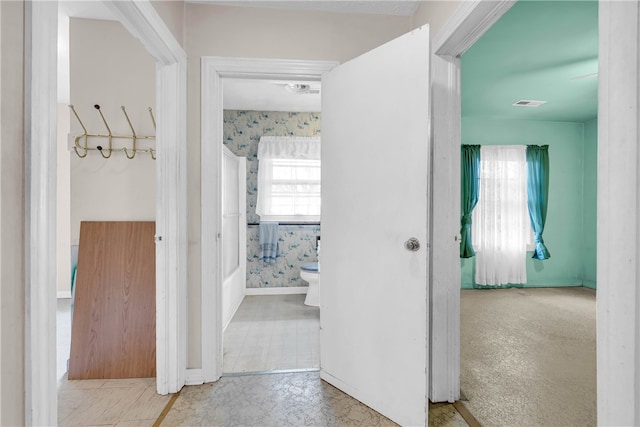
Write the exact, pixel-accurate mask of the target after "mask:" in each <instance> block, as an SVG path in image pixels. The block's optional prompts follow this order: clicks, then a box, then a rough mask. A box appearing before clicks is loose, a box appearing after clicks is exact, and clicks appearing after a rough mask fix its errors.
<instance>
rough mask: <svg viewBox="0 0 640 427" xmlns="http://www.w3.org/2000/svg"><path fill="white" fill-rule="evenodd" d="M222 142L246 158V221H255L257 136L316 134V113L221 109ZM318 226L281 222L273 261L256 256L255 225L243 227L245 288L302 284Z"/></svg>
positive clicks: (303, 284) (318, 130)
mask: <svg viewBox="0 0 640 427" xmlns="http://www.w3.org/2000/svg"><path fill="white" fill-rule="evenodd" d="M223 120H224V127H223V138H224V144H225V145H226V146H227V148H229V149H230V150H231V151H232V152H233V153H234V154H235V155H237V156H241V157H246V158H247V222H248V223H257V222H259V221H260V217H259V216H258V215H257V214H256V200H257V188H258V185H257V184H258V183H257V181H258V159H257V155H258V142H259V141H260V137H261V136H266V135H269V136H319V135H320V113H289V112H279V111H238V110H225V111H224V116H223ZM316 236H320V226H318V225H296V226H291V225H281V226H280V240H279V250H280V255H279V257H278V259H277V260H276V262H275V264H272V265H267V264H265V263H263V262H262V261H261V260H260V259H258V242H259V240H258V227H257V226H249V227H248V228H247V288H265V287H287V286H305V285H306V283H305V282H304V281H303V280H302V279H300V265H301V264H304V263H305V262H313V261H317V256H316Z"/></svg>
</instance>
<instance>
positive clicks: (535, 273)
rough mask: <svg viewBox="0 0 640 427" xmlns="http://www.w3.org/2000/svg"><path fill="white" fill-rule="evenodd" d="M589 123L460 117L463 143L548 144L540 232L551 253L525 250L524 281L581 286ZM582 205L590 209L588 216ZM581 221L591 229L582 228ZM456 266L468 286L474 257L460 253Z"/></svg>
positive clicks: (591, 221)
mask: <svg viewBox="0 0 640 427" xmlns="http://www.w3.org/2000/svg"><path fill="white" fill-rule="evenodd" d="M594 122H595V121H594ZM589 123H591V122H589ZM594 127H595V126H594V125H591V126H589V125H587V126H585V125H583V124H582V123H569V122H545V121H526V120H496V119H488V118H481V117H463V119H462V143H463V144H480V145H521V144H522V145H530V144H535V145H545V144H548V145H549V167H550V171H549V179H550V185H549V208H548V212H547V222H546V225H545V230H544V234H543V237H544V241H545V244H546V245H547V247H548V248H549V251H550V252H551V258H550V259H548V260H545V261H540V260H534V259H532V258H531V252H529V253H528V254H527V280H528V282H527V283H526V284H525V285H524V286H526V287H551V286H581V285H583V278H584V277H585V275H586V274H587V268H586V265H587V264H591V265H590V266H589V268H591V267H592V265H593V264H595V227H594V226H595V212H594V208H592V207H591V206H590V205H589V206H587V205H586V204H585V201H587V199H588V200H589V201H591V199H593V203H594V206H595V172H593V176H591V175H587V174H585V173H584V172H585V164H586V163H585V162H587V161H589V162H592V161H594V160H595V156H596V155H595V153H593V152H592V151H594V150H595V145H596V142H597V138H596V136H597V135H596V134H595V132H593V129H592V128H594ZM587 128H588V129H589V132H590V134H591V135H592V136H593V138H592V139H593V140H592V141H591V144H585V139H586V138H585V135H586V134H585V129H587ZM587 152H588V154H587ZM589 164H591V163H589ZM591 169H592V170H593V171H595V168H593V167H591ZM590 173H591V171H590ZM587 186H590V187H593V188H592V191H591V190H590V191H585V187H587ZM587 194H588V197H587ZM586 207H588V208H589V210H591V213H589V215H588V216H587V215H586V214H585V211H586V210H587V209H585V208H586ZM586 226H588V227H593V230H591V231H588V230H587V229H586ZM586 234H589V236H586ZM589 245H592V247H593V259H591V258H590V256H589V255H588V254H587V255H586V254H585V247H588V246H589ZM461 266H462V287H463V288H470V287H472V284H473V276H474V273H475V270H474V269H475V259H474V258H469V259H461ZM589 273H591V272H590V271H589ZM589 277H593V285H594V286H595V267H593V276H589Z"/></svg>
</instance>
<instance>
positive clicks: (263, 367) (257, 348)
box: [223, 295, 320, 373]
mask: <svg viewBox="0 0 640 427" xmlns="http://www.w3.org/2000/svg"><path fill="white" fill-rule="evenodd" d="M304 298H305V295H269V296H246V297H245V298H244V301H243V302H242V304H241V305H240V308H238V311H237V312H236V314H235V315H234V317H233V319H232V320H231V322H230V323H229V326H228V327H227V329H226V330H225V332H224V338H223V342H224V345H223V347H224V359H223V372H225V373H240V372H256V371H272V370H289V369H310V368H319V367H320V310H319V309H318V308H317V307H309V306H306V305H304Z"/></svg>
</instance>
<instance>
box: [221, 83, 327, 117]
mask: <svg viewBox="0 0 640 427" xmlns="http://www.w3.org/2000/svg"><path fill="white" fill-rule="evenodd" d="M287 84H306V85H309V86H310V87H309V89H310V90H309V93H294V92H292V91H291V90H289V89H288V88H287V87H286V86H287ZM222 85H223V86H222V94H223V107H224V109H225V110H255V111H295V112H316V111H320V82H298V81H295V82H294V81H281V80H254V79H232V78H225V79H222Z"/></svg>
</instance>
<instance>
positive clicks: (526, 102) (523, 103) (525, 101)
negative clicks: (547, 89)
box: [511, 99, 547, 107]
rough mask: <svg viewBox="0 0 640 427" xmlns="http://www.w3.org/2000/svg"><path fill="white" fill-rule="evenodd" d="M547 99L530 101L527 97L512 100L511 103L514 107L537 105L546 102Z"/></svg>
mask: <svg viewBox="0 0 640 427" xmlns="http://www.w3.org/2000/svg"><path fill="white" fill-rule="evenodd" d="M546 103H547V101H531V100H528V99H522V100H520V101H518V102H514V103H513V104H511V105H513V106H514V107H539V106H541V105H542V104H546Z"/></svg>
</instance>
